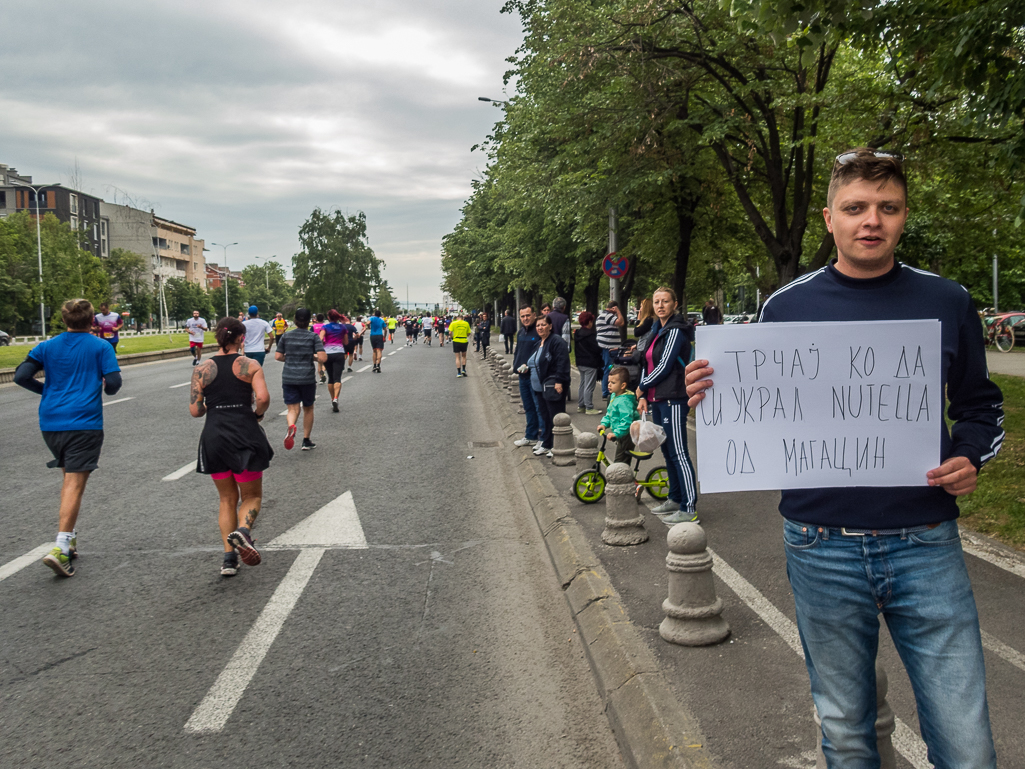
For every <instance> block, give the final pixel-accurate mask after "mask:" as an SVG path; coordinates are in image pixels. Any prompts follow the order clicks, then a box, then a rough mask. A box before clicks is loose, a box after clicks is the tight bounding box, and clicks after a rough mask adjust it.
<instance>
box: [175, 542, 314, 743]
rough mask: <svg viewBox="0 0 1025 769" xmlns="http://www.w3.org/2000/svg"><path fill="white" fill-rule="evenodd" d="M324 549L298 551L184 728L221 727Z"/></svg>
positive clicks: (268, 648) (229, 716) (283, 622)
mask: <svg viewBox="0 0 1025 769" xmlns="http://www.w3.org/2000/svg"><path fill="white" fill-rule="evenodd" d="M324 552H325V548H323V547H318V548H313V549H310V550H302V551H301V552H300V553H299V555H298V557H297V558H296V559H295V562H294V563H293V564H292V567H291V568H290V569H289V570H288V574H286V575H285V578H284V579H283V580H281V584H280V585H278V589H277V590H275V591H274V595H272V596H271V598H270V600H269V601H268V602H267V605H266V606H264V607H263V611H262V612H260V616H259V617H257V618H256V622H255V623H254V625H253V627H252V628H250V630H249V632H248V633H247V634H246V637H245V638H244V639H242V643H241V644H240V645H239V647H238V649H236V650H235V654H234V655H233V656H232V658H231V661H230V662H228V666H227V667H226V668H224V670H223V671H221V674H220V675H219V676H218V677H217V680H216V681H215V682H214V685H213V686H212V687H210V691H209V692H207V694H206V697H204V698H203V701H202V702H201V703H199V707H197V708H196V710H195V711H194V712H193V713H192V716H191V717H190V718H189V720H188V722H186V724H185V731H187V732H219V731H221V730H222V729H223V728H224V725H225V724H226V723H227V722H228V719H229V718H231V714H232V712H234V710H235V706H236V705H238V702H239V700H240V699H242V695H243V694H244V693H245V691H246V687H248V686H249V682H250V681H252V680H253V676H254V675H255V674H256V670H257V668H259V666H260V663H261V662H263V658H264V657H265V656H267V652H268V651H269V650H270V647H271V644H273V643H274V639H276V638H277V637H278V633H280V632H281V628H282V627H283V626H284V624H285V620H287V619H288V615H289V614H291V613H292V609H294V608H295V604H296V602H297V601H298V600H299V596H300V595H302V592H303V589H304V588H305V587H306V583H307V582H309V581H310V577H312V576H313V571H314V569H316V568H317V564H319V563H320V559H321V558H322V557H323V555H324Z"/></svg>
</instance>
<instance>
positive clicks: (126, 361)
mask: <svg viewBox="0 0 1025 769" xmlns="http://www.w3.org/2000/svg"><path fill="white" fill-rule="evenodd" d="M215 352H217V345H207V346H206V347H205V348H204V349H203V354H204V355H212V354H213V353H215ZM25 354H26V355H27V354H28V353H25ZM191 354H192V351H191V349H190V348H188V347H175V348H174V349H171V350H154V351H153V352H135V353H132V354H130V355H118V356H117V362H118V365H120V366H134V365H136V364H139V363H152V362H154V361H158V360H170V359H172V358H184V357H186V356H188V355H191ZM16 370H17V366H15V367H14V368H4V369H0V384H7V383H8V382H13V381H14V372H15V371H16ZM43 373H44V372H39V374H37V375H36V379H43Z"/></svg>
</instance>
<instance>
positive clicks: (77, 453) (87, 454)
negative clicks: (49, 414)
mask: <svg viewBox="0 0 1025 769" xmlns="http://www.w3.org/2000/svg"><path fill="white" fill-rule="evenodd" d="M43 441H45V443H46V446H47V448H48V449H50V453H51V454H53V461H51V462H47V463H46V466H47V467H63V468H64V470H65V471H66V472H69V473H88V472H92V471H93V470H95V469H96V468H97V467H99V462H100V449H101V448H103V430H60V431H57V432H46V431H43Z"/></svg>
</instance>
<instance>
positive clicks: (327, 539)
mask: <svg viewBox="0 0 1025 769" xmlns="http://www.w3.org/2000/svg"><path fill="white" fill-rule="evenodd" d="M266 547H267V549H269V550H287V549H291V548H296V547H332V548H344V549H354V550H365V549H366V548H367V538H366V536H365V535H364V534H363V526H362V525H361V524H360V522H359V514H358V513H357V512H356V503H355V502H354V501H353V499H352V492H351V491H347V492H345V493H344V494H342V495H341V496H340V497H338V498H337V499H333V500H331V501H330V502H328V503H327V504H326V505H324V506H323V507H322V508H320V509H319V510H318V511H317V512H315V513H314V514H313V515H311V516H309V517H308V518H305V519H304V520H302V521H300V522H299V523H297V524H296V525H295V526H293V527H292V528H291V529H289V530H288V531H286V532H285V533H284V534H282V535H281V536H279V537H275V538H274V539H273V540H272V541H270V542H269V543H267V546H266Z"/></svg>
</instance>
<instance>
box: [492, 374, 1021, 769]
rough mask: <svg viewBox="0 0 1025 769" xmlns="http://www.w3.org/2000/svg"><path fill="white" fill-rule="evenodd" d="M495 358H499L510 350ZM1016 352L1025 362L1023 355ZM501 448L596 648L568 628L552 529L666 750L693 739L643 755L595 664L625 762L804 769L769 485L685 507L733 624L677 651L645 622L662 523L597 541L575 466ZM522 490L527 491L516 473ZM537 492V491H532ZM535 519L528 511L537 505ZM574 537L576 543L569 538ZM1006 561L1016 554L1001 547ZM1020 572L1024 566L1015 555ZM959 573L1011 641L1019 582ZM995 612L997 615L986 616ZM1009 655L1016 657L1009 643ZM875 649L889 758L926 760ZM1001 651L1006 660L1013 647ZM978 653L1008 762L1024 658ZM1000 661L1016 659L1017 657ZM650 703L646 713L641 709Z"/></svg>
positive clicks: (792, 635)
mask: <svg viewBox="0 0 1025 769" xmlns="http://www.w3.org/2000/svg"><path fill="white" fill-rule="evenodd" d="M1003 357H1004V358H1009V357H1010V356H1007V355H1005V356H1003ZM503 358H504V359H505V360H510V359H511V356H503ZM1022 358H1023V360H1025V355H1023V356H1022ZM475 362H476V363H477V365H476V366H475V369H476V370H477V372H479V373H480V376H481V378H482V379H484V380H486V381H487V383H488V384H489V386H490V388H489V389H491V392H492V396H493V397H494V398H495V399H496V400H498V401H500V402H501V405H500V408H501V409H502V410H503V411H506V412H508V413H509V414H510V415H511V418H510V419H509V420H507V422H508V424H509V430H508V435H509V440H510V443H511V441H512V440H514V439H516V438H521V437H523V425H524V419H523V416H522V415H520V414H512V410H511V408H510V407H509V405H508V399H507V398H502V397H500V395H499V392H497V391H496V389H495V386H494V385H493V384H492V383H491V376H490V374H489V373H487V372H486V364H484V363H481V362H480V361H479V358H478V359H477V360H476V361H475ZM578 381H579V380H578V376H577V373H576V370H575V369H574V370H573V383H572V389H571V392H572V396H573V400H571V401H570V402H568V403H567V413H568V414H569V416H570V418H571V420H572V423H573V425H574V427H575V428H576V429H577V430H578V431H581V432H584V431H586V432H596V429H597V426H598V423H599V421H600V420H601V417H600V416H586V415H584V414H580V413H577V402H576V397H577V396H578V394H579V393H578V386H579V385H578ZM600 388H601V385H600V383H599V384H598V385H597V386H596V387H595V398H594V402H595V406H596V407H598V408H604V402H603V401H602V400H601V389H600ZM688 432H689V438H690V442H691V454H692V456H696V453H695V451H694V433H693V429H689V431H688ZM511 453H512V454H513V456H514V457H516V460H514V461H516V463H517V467H518V468H520V473H521V476H523V475H524V474H525V473H526V474H528V475H529V477H530V478H531V479H535V478H540V479H542V480H543V481H544V482H545V483H546V484H547V485H546V486H545V487H544V488H545V489H547V491H546V492H544V490H543V489H542V490H540V492H541V496H540V501H541V504H542V505H544V506H547V507H550V508H551V512H548V513H545V515H546V516H548V517H547V518H545V517H544V516H538V521H539V525H541V527H542V532H543V533H544V535H545V538H546V541H547V542H548V543H549V550H550V551H551V552H552V556H553V562H554V563H555V565H556V571H557V573H559V575H560V579H561V580H563V587H564V588H566V589H567V599H568V601H569V603H570V608H571V611H573V613H574V615H575V617H576V619H577V622H578V626H581V633H582V637H583V640H584V641H585V643H588V644H590V648H591V649H594V648H595V647H597V646H598V645H599V643H600V640H599V641H595V639H594V638H593V637H589V635H588V628H587V627H586V626H584V625H581V620H580V617H581V616H582V614H583V611H581V610H580V609H579V607H578V605H577V604H575V599H574V597H573V596H572V595H571V593H572V590H573V588H574V587H575V586H576V580H574V576H576V574H579V573H583V572H585V571H588V567H587V566H586V565H584V566H580V565H578V566H577V567H576V571H573V570H572V569H571V568H569V567H565V566H563V565H560V563H559V559H560V557H561V556H560V554H559V547H560V546H561V545H562V542H556V543H555V544H554V545H553V543H552V539H553V538H554V535H553V534H552V532H553V531H555V530H556V529H557V527H561V528H562V530H563V531H564V532H566V533H565V534H564V535H563V536H562V539H563V540H569V541H570V542H574V541H578V544H579V548H580V549H581V551H584V555H583V556H582V559H583V560H585V561H586V560H587V559H588V558H594V559H595V561H596V563H597V568H595V569H593V570H591V572H592V573H593V574H595V575H597V577H598V578H599V581H600V579H607V580H608V587H607V590H608V592H609V594H610V595H609V596H608V600H610V601H613V605H614V606H617V607H620V608H619V609H618V610H620V611H621V612H622V614H623V616H622V619H621V622H622V624H623V625H625V626H629V630H630V633H628V634H624V636H623V638H624V641H623V643H624V645H625V646H626V647H627V648H629V644H631V643H633V644H636V648H635V649H634V650H633V651H632V652H631V651H627V652H625V653H626V654H627V655H632V656H634V657H636V658H638V659H647V660H652V661H653V664H654V666H655V667H654V669H653V670H650V671H649V673H648V674H649V675H651V676H652V677H653V679H654V680H656V681H657V682H664V685H665V688H666V689H667V690H668V692H669V694H670V695H671V696H672V698H673V699H674V700H675V704H676V709H675V710H672V709H670V711H667V712H668V713H669V716H671V717H667V718H666V720H665V723H664V724H663V726H664V732H665V734H667V735H668V737H667V740H668V741H669V743H670V744H674V743H675V745H676V746H678V745H679V743H681V742H683V744H684V747H686V748H690V747H692V746H693V747H695V748H699V749H698V750H697V751H696V753H695V754H693V755H688V754H687V751H684V753H683V755H678V754H676V753H670V754H668V755H667V754H658V753H657V752H651V753H649V754H645V753H644V752H643V748H644V745H645V743H646V741H648V740H650V739H652V737H651V733H650V731H649V732H644V731H643V730H640V729H639V726H638V724H636V723H633V724H630V723H626V724H623V723H617V716H616V714H615V713H613V712H611V711H612V709H613V707H614V706H615V705H616V703H615V702H614V701H613V700H612V699H611V696H610V693H609V691H608V688H607V687H605V686H604V681H603V678H602V674H601V672H600V670H597V669H596V671H595V675H596V679H597V682H598V686H599V690H600V691H601V693H602V696H603V697H605V698H606V702H607V709H608V710H610V716H609V717H610V721H611V722H612V724H613V728H614V729H615V730H616V734H617V739H619V741H620V745H621V747H622V749H623V753H624V755H625V756H627V757H628V760H631V761H632V762H633V763H634V765H637V766H680V765H682V766H710V767H717V768H719V769H726V767H730V768H735V769H769V768H770V767H798V768H799V769H814V766H815V742H816V727H815V725H814V723H813V721H812V716H811V710H812V701H811V695H810V692H809V686H808V674H807V671H806V669H805V666H804V661H803V658H802V656H801V648H800V641H799V638H798V636H797V630H796V625H795V622H794V610H793V598H792V596H791V593H790V588H789V584H788V582H787V577H786V562H785V555H784V551H783V547H782V543H781V542H780V539H781V533H780V516H779V512H778V510H777V504H778V501H779V494H778V492H744V493H732V494H704V495H701V496H700V498H699V503H698V514H699V516H700V519H701V526H702V528H703V529H704V530H705V532H706V534H707V535H708V543H709V548H710V549H711V550H712V551H713V555H714V558H715V568H714V574H715V585H716V591H717V595H718V597H719V598H720V599H721V600H722V602H723V604H724V609H723V613H722V616H723V618H724V619H725V620H726V621H727V622H728V623H729V625H730V628H731V631H732V633H731V635H730V637H729V638H728V639H727V640H726V641H724V642H723V643H721V644H718V645H715V646H710V647H703V648H687V647H681V646H675V645H673V644H670V643H667V642H665V641H663V640H662V638H661V637H660V636H659V634H658V626H659V624H660V623H661V622H662V620H663V618H664V617H665V614H664V612H663V610H662V602H663V601H664V600H665V598H666V597H667V595H668V573H667V571H666V568H665V557H666V554H667V552H668V550H667V547H666V541H665V534H666V533H667V532H668V528H667V527H666V525H665V524H663V523H662V521H661V520H660V519H659V518H657V517H656V516H655V515H653V514H650V512H649V513H648V514H646V515H645V527H646V529H647V531H648V533H649V540H648V541H647V542H645V543H642V544H640V545H637V546H632V547H610V546H607V545H605V544H603V543H602V541H601V532H602V529H603V528H604V513H605V507H604V504H603V503H602V502H599V503H598V504H595V505H584V504H581V503H580V502H578V501H577V500H576V499H575V498H574V497H573V496H572V494H571V492H570V491H569V490H570V488H571V485H572V479H573V477H574V475H575V474H576V473H577V472H579V471H580V470H581V469H583V468H577V467H574V466H570V467H556V466H554V465H553V464H552V462H551V460H547V459H538V458H535V457H533V456H532V455H531V453H530V450H529V448H522V449H516V448H511ZM656 464H662V461H661V455H660V453H658V452H657V453H656V455H655V457H654V458H653V459H652V460H648V461H647V462H645V463H642V465H641V470H640V473H639V474H644V473H646V472H647V470H648V469H649V468H650V467H653V466H655V465H656ZM523 468H529V469H527V470H524V469H523ZM531 483H533V484H540V483H541V480H531ZM525 486H528V484H527V483H526V482H525ZM544 493H547V495H549V496H548V497H545V496H544ZM528 496H530V498H531V502H532V504H535V506H536V505H537V504H538V503H537V501H536V499H537V498H538V495H537V494H532V493H531V489H530V488H529V486H528ZM553 497H555V498H553ZM644 503H645V504H646V505H647V506H648V508H649V509H650V508H651V507H653V506H654V505H655V504H656V503H655V501H654V500H653V499H651V498H650V497H647V496H645V499H644ZM535 515H536V516H537V515H538V512H537V510H536V509H535ZM560 516H561V517H560ZM575 537H576V538H578V540H574V538H575ZM1008 557H1014V558H1016V556H1013V555H1012V556H1008ZM1016 562H1017V561H1016ZM1022 568H1025V563H1023V565H1022ZM969 571H970V572H972V579H973V583H974V584H975V588H976V593H977V600H978V601H979V604H980V612H981V613H982V614H983V615H984V616H986V618H987V620H986V622H987V625H988V627H989V629H990V631H991V632H993V633H994V634H996V635H998V636H999V637H1000V638H1003V640H1004V642H1005V643H1013V644H1014V645H1015V646H1019V644H1017V643H1014V640H1013V639H1015V638H1019V637H1020V635H1019V630H1018V628H1017V623H1016V621H1015V620H1014V619H1013V617H1014V616H1016V613H1015V609H1014V605H1015V604H1017V603H1018V601H1016V600H1009V599H1008V597H1007V596H1008V593H1007V592H1006V591H1007V589H1008V588H1010V589H1014V588H1016V587H1018V585H1017V580H1018V577H1013V576H1011V575H1008V574H1006V572H1000V570H999V569H995V568H993V567H991V566H990V565H988V564H985V563H980V562H977V561H975V560H974V559H973V560H972V562H971V563H969ZM566 572H569V577H568V578H567V577H565V576H563V575H564V574H565V573H566ZM1022 573H1023V574H1025V571H1023V572H1022ZM1001 596H1002V597H1001ZM603 599H604V594H600V593H599V595H598V596H597V597H596V598H593V599H592V600H593V601H599V600H603ZM998 607H999V608H998ZM994 608H996V609H997V612H998V613H994V611H993V609H994ZM1004 623H1010V624H1004ZM602 637H603V636H599V639H600V638H602ZM987 649H991V647H989V646H988V647H987ZM1019 649H1020V646H1019ZM1013 651H1014V650H1012V652H1013ZM1014 653H1015V654H1020V651H1019V652H1014ZM596 657H597V655H596V654H592V667H593V668H599V667H601V665H602V660H601V659H598V658H596ZM879 658H880V661H881V662H882V664H883V666H884V667H885V669H886V670H887V672H888V674H889V677H890V694H889V696H888V700H889V702H890V704H891V706H892V707H893V708H894V711H895V712H896V714H897V716H898V726H897V731H896V732H895V734H894V747H895V748H896V749H897V752H898V755H897V766H898V767H902V768H904V767H914V768H915V769H919V768H921V769H928V767H929V763H928V762H927V760H926V758H925V746H924V744H923V743H922V741H921V739H920V738H919V737H918V723H917V716H916V709H915V703H914V697H913V694H912V692H911V689H910V684H909V683H908V680H907V676H906V674H905V673H904V670H903V665H902V664H901V662H900V660H899V657H898V656H897V654H896V651H895V650H894V648H893V644H892V642H891V641H890V639H889V636H888V634H887V633H886V631H885V628H884V629H883V631H882V632H881V634H880V652H879ZM1011 658H1012V659H1017V658H1016V657H1014V656H1013V654H1012V655H1011ZM987 659H988V662H987V665H988V668H989V672H990V675H988V676H987V678H990V677H995V676H999V678H996V680H994V681H991V689H992V691H991V698H990V699H991V702H990V710H991V714H992V715H993V720H994V730H995V733H996V734H997V735H999V736H1001V737H1003V744H1002V746H1001V747H1000V748H999V752H1000V755H1001V756H1002V757H1003V759H1004V760H1005V761H1007V760H1010V761H1011V763H1010V764H1009V765H1012V764H1014V760H1015V756H1016V755H1018V756H1019V757H1020V753H1021V751H1022V750H1025V746H1023V745H1021V744H1019V743H1020V742H1021V741H1020V740H1019V739H1018V738H1017V737H1011V736H1010V735H1011V734H1015V733H1016V731H1014V730H1012V731H1011V732H1008V731H1007V729H1006V728H1005V726H1006V725H1004V724H1003V723H1002V722H1003V721H1004V720H1005V718H1010V719H1012V721H1013V720H1015V719H1017V718H1018V717H1020V712H1021V711H1020V700H1021V699H1022V698H1021V697H1019V696H1018V695H1016V694H1013V695H1011V696H1007V695H1005V693H1004V692H1006V691H1007V687H1012V686H1015V685H1016V683H1015V682H1017V681H1019V676H1020V675H1021V673H1022V670H1025V667H1023V668H1022V670H1017V669H1010V673H1008V667H1007V666H1003V667H1001V665H1002V664H1003V663H1002V662H1001V661H1000V660H997V663H998V664H997V665H996V666H995V667H994V663H993V661H992V660H991V659H990V658H989V657H988V658H987ZM1007 659H1008V658H1007V657H1005V658H1004V660H1007ZM1022 659H1023V660H1025V657H1023V658H1022ZM1023 664H1025V663H1023ZM1012 665H1015V666H1016V667H1021V666H1020V665H1018V664H1017V663H1012ZM994 671H995V672H994ZM603 687H604V688H603ZM651 710H652V709H650V708H649V712H650V711H651ZM674 714H675V715H674ZM674 719H675V720H674ZM901 719H903V720H901ZM674 737H675V738H676V739H675V741H674ZM1009 737H1010V739H1008V738H1009ZM673 761H676V763H674V762H673ZM681 761H682V763H680V762H681Z"/></svg>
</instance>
